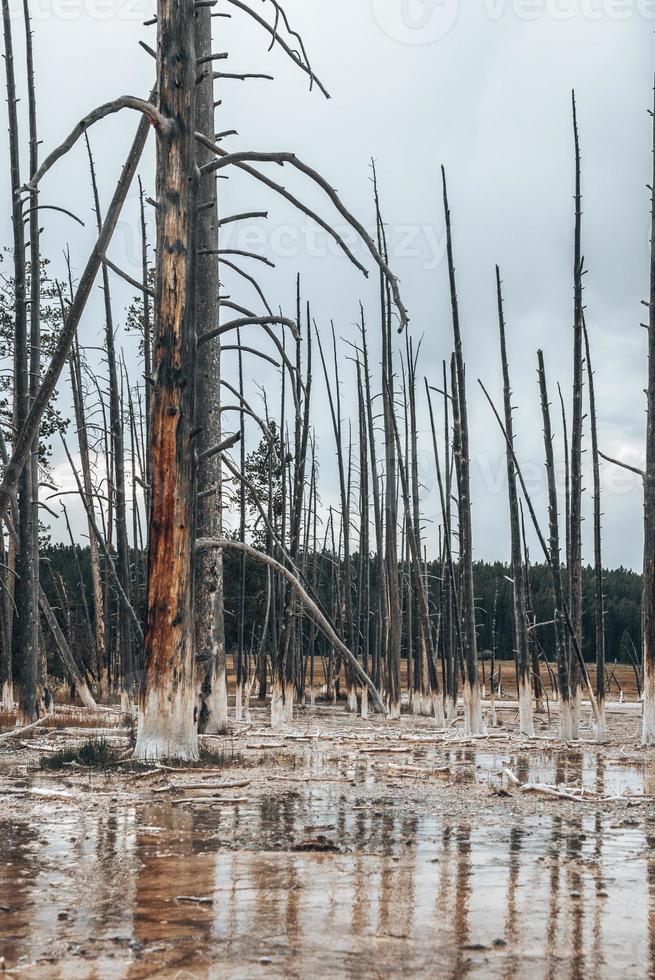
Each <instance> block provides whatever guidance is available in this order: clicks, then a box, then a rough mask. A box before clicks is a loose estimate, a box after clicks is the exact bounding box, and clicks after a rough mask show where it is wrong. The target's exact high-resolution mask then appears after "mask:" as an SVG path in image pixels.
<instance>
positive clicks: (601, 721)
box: [594, 698, 607, 742]
mask: <svg viewBox="0 0 655 980" xmlns="http://www.w3.org/2000/svg"><path fill="white" fill-rule="evenodd" d="M597 704H598V717H597V718H595V720H594V727H595V729H596V741H597V742H604V741H605V738H606V737H607V719H606V714H605V698H603V700H602V701H598V702H597Z"/></svg>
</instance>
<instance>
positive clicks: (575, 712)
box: [571, 685, 582, 741]
mask: <svg viewBox="0 0 655 980" xmlns="http://www.w3.org/2000/svg"><path fill="white" fill-rule="evenodd" d="M581 717H582V694H581V691H580V685H578V690H577V691H576V693H575V697H573V698H572V699H571V738H572V739H573V741H576V739H578V738H580V719H581Z"/></svg>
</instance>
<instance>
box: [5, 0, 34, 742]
mask: <svg viewBox="0 0 655 980" xmlns="http://www.w3.org/2000/svg"><path fill="white" fill-rule="evenodd" d="M2 14H3V27H4V41H5V71H6V77H7V105H8V111H9V157H10V176H11V193H12V209H11V221H12V228H13V258H14V417H13V424H14V433H18V432H20V431H21V429H23V427H24V425H25V420H26V418H27V415H28V412H29V407H30V391H31V384H30V373H29V369H30V364H29V359H28V338H27V327H28V323H27V302H28V299H27V284H26V268H25V230H24V223H23V205H22V200H21V198H20V195H19V190H20V186H21V178H20V146H19V133H18V114H17V95H16V81H15V75H14V56H13V45H12V35H11V18H10V13H9V4H8V0H3V2H2ZM37 248H38V245H37ZM37 265H38V255H37ZM34 275H36V276H37V283H38V269H37V271H36V272H33V273H32V276H33V278H34ZM37 316H38V311H37ZM35 438H37V437H36V436H35ZM33 452H34V439H32V440H31V446H30V450H29V452H28V455H27V458H26V460H25V461H24V463H23V466H22V467H21V470H20V477H19V483H18V521H19V524H18V529H17V530H18V536H19V544H18V551H17V556H16V573H17V579H18V582H19V583H20V586H19V588H17V589H16V591H15V612H14V628H13V631H12V642H13V644H14V650H15V660H16V662H17V663H18V676H17V678H16V679H17V682H18V719H19V722H20V724H21V725H29V724H31V723H32V722H34V721H36V720H37V718H38V717H39V709H38V703H37V698H38V690H37V688H38V684H37V681H38V677H37V671H38V626H37V617H36V602H35V598H36V591H35V590H36V578H35V576H36V567H35V562H34V559H35V555H34V541H35V537H34V535H35V533H38V532H37V531H35V530H34V528H33V518H34V508H33V498H32V474H33V460H32V456H33Z"/></svg>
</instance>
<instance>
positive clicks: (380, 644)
mask: <svg viewBox="0 0 655 980" xmlns="http://www.w3.org/2000/svg"><path fill="white" fill-rule="evenodd" d="M361 312H362V370H363V379H364V390H363V398H364V408H365V411H366V427H367V431H368V444H369V454H370V459H371V495H372V497H373V522H374V527H375V543H376V562H377V579H378V581H377V590H376V591H377V595H376V643H375V648H374V654H373V664H372V668H373V669H372V677H373V682H374V684H375V685H376V686H377V687H382V686H383V685H382V664H383V663H384V662H385V660H386V644H387V629H388V623H389V598H388V589H387V576H386V568H385V563H384V526H383V517H382V505H381V502H380V483H379V476H378V462H377V448H376V445H375V425H374V422H373V398H372V395H371V375H370V372H369V364H368V343H367V340H366V324H365V322H364V310H363V308H362V311H361Z"/></svg>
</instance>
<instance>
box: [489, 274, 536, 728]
mask: <svg viewBox="0 0 655 980" xmlns="http://www.w3.org/2000/svg"><path fill="white" fill-rule="evenodd" d="M496 292H497V298H498V324H499V329H500V357H501V362H502V368H503V403H504V408H505V431H506V433H507V438H508V440H509V441H510V442H511V443H512V444H513V443H514V421H513V417H512V388H511V385H510V378H509V361H508V357H507V339H506V334H505V313H504V308H503V292H502V284H501V281H500V269H499V268H498V266H496ZM505 453H506V457H507V492H508V499H509V524H510V544H511V569H512V612H513V618H514V642H515V644H516V647H515V656H516V664H517V676H518V700H519V730H520V732H521V734H523V735H528V736H533V735H534V721H533V716H532V684H531V681H530V650H529V645H528V624H527V616H526V609H525V581H524V575H525V569H524V565H523V555H522V553H521V525H520V520H519V499H518V492H517V487H516V469H515V467H514V459H513V457H512V453H511V452H510V450H509V448H508V447H507V445H506V447H505Z"/></svg>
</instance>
